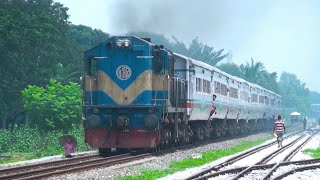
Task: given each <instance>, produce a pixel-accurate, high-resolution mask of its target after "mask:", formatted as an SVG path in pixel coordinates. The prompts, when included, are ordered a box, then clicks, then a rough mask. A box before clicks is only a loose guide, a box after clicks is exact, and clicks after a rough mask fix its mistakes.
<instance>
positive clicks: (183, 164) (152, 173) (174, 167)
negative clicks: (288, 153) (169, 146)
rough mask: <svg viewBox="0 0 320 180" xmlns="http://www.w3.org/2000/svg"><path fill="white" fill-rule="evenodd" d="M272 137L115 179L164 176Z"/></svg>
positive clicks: (242, 149) (230, 153) (202, 163)
mask: <svg viewBox="0 0 320 180" xmlns="http://www.w3.org/2000/svg"><path fill="white" fill-rule="evenodd" d="M272 138H273V137H272V136H269V137H266V138H263V139H259V140H256V141H245V142H242V143H240V144H238V145H236V146H234V147H232V148H228V149H219V150H214V151H209V152H204V153H202V158H199V159H192V158H187V159H184V160H182V161H173V162H171V164H170V166H169V168H167V169H144V170H142V171H141V173H140V174H139V175H135V176H124V177H117V178H116V179H117V180H123V179H133V180H134V179H137V180H140V179H157V178H160V177H164V176H166V175H169V174H172V173H174V172H177V171H182V170H185V169H187V168H191V167H197V166H201V165H204V164H207V163H209V162H212V161H214V160H216V159H219V158H222V157H225V156H229V155H232V154H235V153H238V152H241V151H244V150H246V149H249V148H251V147H254V146H256V145H259V144H261V143H263V142H265V141H267V140H269V139H272Z"/></svg>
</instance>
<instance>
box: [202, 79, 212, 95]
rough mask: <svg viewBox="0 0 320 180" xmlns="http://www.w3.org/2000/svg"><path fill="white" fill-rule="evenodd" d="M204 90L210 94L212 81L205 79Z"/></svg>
mask: <svg viewBox="0 0 320 180" xmlns="http://www.w3.org/2000/svg"><path fill="white" fill-rule="evenodd" d="M203 92H205V93H208V94H210V81H207V80H203Z"/></svg>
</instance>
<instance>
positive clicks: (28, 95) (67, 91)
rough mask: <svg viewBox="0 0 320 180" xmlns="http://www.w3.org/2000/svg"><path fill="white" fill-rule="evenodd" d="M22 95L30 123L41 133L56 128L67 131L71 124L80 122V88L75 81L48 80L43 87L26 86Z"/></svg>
mask: <svg viewBox="0 0 320 180" xmlns="http://www.w3.org/2000/svg"><path fill="white" fill-rule="evenodd" d="M22 96H23V106H24V108H25V110H26V111H27V115H28V118H29V120H30V125H36V126H37V127H39V128H40V129H41V130H42V131H43V133H45V132H48V131H52V130H57V129H58V130H60V129H62V130H64V131H65V132H67V131H68V130H69V129H71V127H72V125H73V124H76V125H79V124H80V123H81V112H82V111H81V90H80V86H79V85H78V84H77V83H69V84H67V85H62V84H61V83H59V82H57V81H56V80H50V84H49V85H47V86H46V87H45V88H43V87H41V86H28V87H27V88H26V89H24V90H23V91H22Z"/></svg>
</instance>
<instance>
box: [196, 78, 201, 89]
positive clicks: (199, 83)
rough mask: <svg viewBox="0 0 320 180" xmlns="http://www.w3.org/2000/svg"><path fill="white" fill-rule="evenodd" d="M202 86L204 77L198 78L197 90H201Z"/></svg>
mask: <svg viewBox="0 0 320 180" xmlns="http://www.w3.org/2000/svg"><path fill="white" fill-rule="evenodd" d="M201 87H202V79H200V78H196V91H197V92H201Z"/></svg>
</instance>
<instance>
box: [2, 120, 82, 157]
mask: <svg viewBox="0 0 320 180" xmlns="http://www.w3.org/2000/svg"><path fill="white" fill-rule="evenodd" d="M63 134H64V133H63V131H62V130H55V131H51V132H48V133H47V135H46V136H42V134H41V133H40V130H39V128H38V127H30V126H27V125H23V126H21V127H17V126H14V127H12V128H9V129H7V130H5V129H2V130H0V142H3V143H1V144H0V145H1V146H0V153H1V154H8V155H9V156H11V157H12V158H10V159H0V163H5V162H14V161H19V160H22V159H33V158H39V157H43V156H50V155H57V154H62V153H63V148H62V147H61V146H60V145H59V143H58V138H59V137H60V136H62V135H63ZM69 134H71V135H73V136H75V137H76V139H77V142H78V146H77V150H78V151H84V150H85V144H84V130H83V128H82V127H80V126H72V127H70V132H69ZM13 156H19V158H14V157H13Z"/></svg>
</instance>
